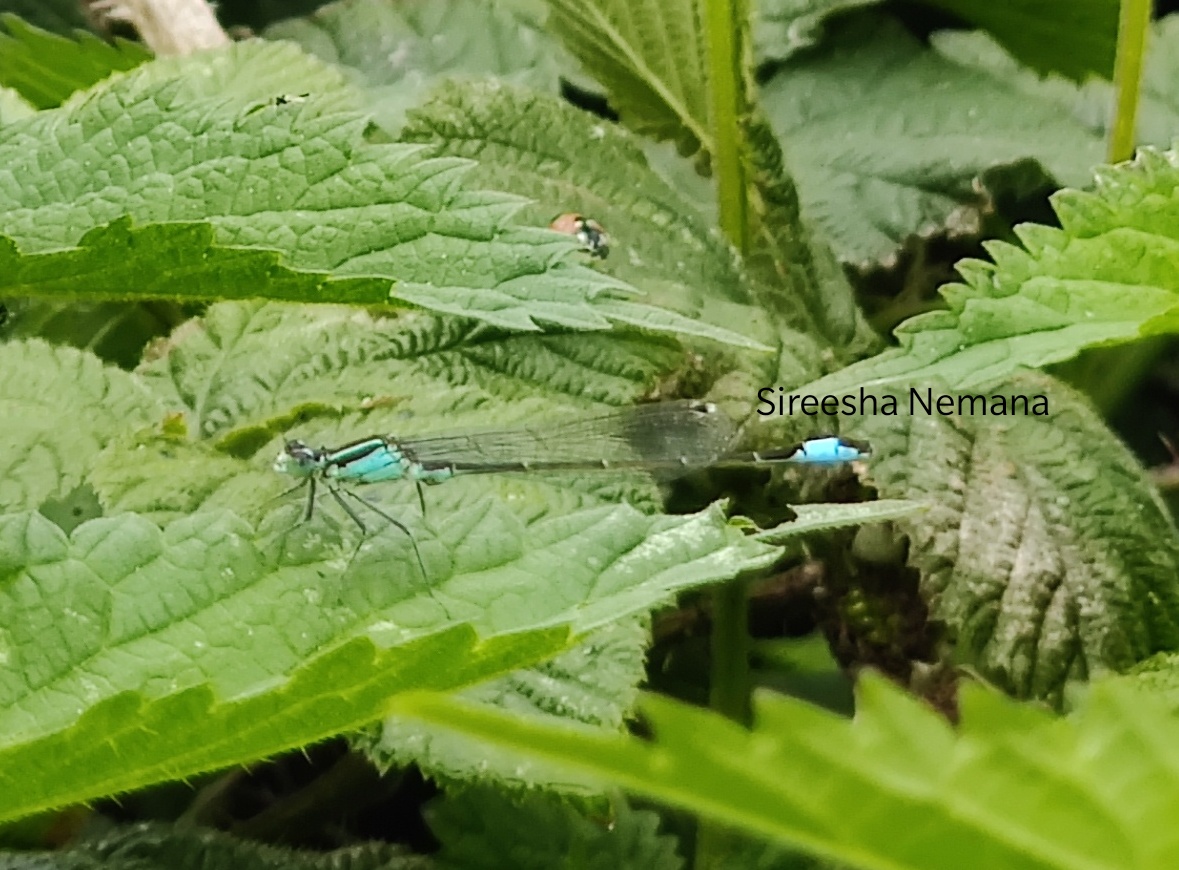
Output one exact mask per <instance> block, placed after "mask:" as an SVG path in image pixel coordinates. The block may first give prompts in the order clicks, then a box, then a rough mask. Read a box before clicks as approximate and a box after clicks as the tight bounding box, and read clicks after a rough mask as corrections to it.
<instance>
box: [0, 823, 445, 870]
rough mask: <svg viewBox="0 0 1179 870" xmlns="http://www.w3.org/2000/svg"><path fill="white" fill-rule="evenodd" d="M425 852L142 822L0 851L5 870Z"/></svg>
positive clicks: (282, 864) (350, 859)
mask: <svg viewBox="0 0 1179 870" xmlns="http://www.w3.org/2000/svg"><path fill="white" fill-rule="evenodd" d="M436 866H437V865H435V864H434V863H432V862H431V860H430V859H429V858H427V857H425V856H422V855H414V854H413V853H412V852H410V851H409V850H408V849H406V848H404V847H402V846H394V845H391V844H388V843H362V844H359V845H355V846H347V847H344V848H340V849H334V850H332V851H331V852H326V853H324V852H313V851H310V850H300V851H296V850H294V849H283V848H277V847H275V846H271V845H268V844H264V843H257V842H252V841H250V840H246V839H243V838H241V837H236V836H232V835H230V834H226V833H223V832H221V831H216V830H210V829H207V828H198V827H194V826H187V827H183V826H176V827H172V826H166V825H162V824H139V825H134V826H130V827H122V828H114V829H112V830H108V831H103V832H102V833H91V834H89V835H88V836H86V835H84V836H83V837H82V838H81V840H80V841H78V842H74V843H71V844H70V846H69V847H68V848H66V849H59V850H56V851H53V852H9V853H4V852H0V870H209V868H215V867H233V868H235V870H430V868H433V867H436Z"/></svg>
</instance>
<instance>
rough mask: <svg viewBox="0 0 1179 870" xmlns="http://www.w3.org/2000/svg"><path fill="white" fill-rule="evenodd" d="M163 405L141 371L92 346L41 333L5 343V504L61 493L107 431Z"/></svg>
mask: <svg viewBox="0 0 1179 870" xmlns="http://www.w3.org/2000/svg"><path fill="white" fill-rule="evenodd" d="M162 412H163V405H162V403H161V402H160V401H159V399H157V398H156V397H155V396H153V395H152V394H151V393H150V392H149V391H148V390H147V389H146V388H145V387H144V386H143V384H142V383H140V382H139V381H138V380H137V379H136V378H134V377H133V376H131V375H129V374H127V373H126V372H122V371H119V370H117V369H111V368H106V367H104V366H103V365H102V364H101V363H100V362H99V361H98V360H96V359H95V358H94V357H92V356H90V355H89V354H86V353H82V352H80V351H76V350H73V349H71V348H63V347H57V348H55V347H51V346H50V345H48V344H46V343H45V342H42V341H38V340H32V341H27V342H19V341H7V342H4V343H2V344H0V419H3V420H4V421H5V422H4V425H3V426H0V454H2V455H3V457H4V458H3V459H2V460H0V508H3V509H4V510H8V511H11V510H22V509H24V510H28V509H34V508H36V507H37V506H38V505H39V504H40V503H41V502H42V501H44V500H45V499H46V498H48V497H50V496H53V495H64V494H65V493H67V492H68V491H69V490H71V489H73V488H74V487H75V486H77V485H78V484H79V483H81V481H82V478H83V476H84V475H85V474H86V472H87V471H88V470H89V468H90V466H91V464H92V463H93V461H94V457H95V456H96V455H97V453H98V451H99V450H100V449H102V448H103V447H104V446H105V445H106V443H107V442H108V441H109V440H110V439H112V438H114V437H115V436H116V435H117V434H118V433H120V432H123V431H125V430H126V428H127V427H129V426H130V427H134V426H147V425H149V424H150V423H151V422H154V421H155V420H156V419H158V418H159V417H160V415H161V414H162Z"/></svg>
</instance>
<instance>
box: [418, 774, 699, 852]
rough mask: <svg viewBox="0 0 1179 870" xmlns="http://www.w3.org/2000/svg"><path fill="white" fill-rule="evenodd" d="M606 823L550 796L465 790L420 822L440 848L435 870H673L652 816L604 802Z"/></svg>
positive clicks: (672, 848)
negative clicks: (425, 823)
mask: <svg viewBox="0 0 1179 870" xmlns="http://www.w3.org/2000/svg"><path fill="white" fill-rule="evenodd" d="M611 810H612V812H611V813H610V818H609V821H608V823H607V824H603V823H602V821H601V820H599V819H591V818H586V817H585V816H584V815H583V814H581V813H580V812H578V811H577V809H576V808H574V807H572V806H570V805H569V804H566V803H563V802H561V801H560V800H558V799H556V798H554V797H552V796H550V795H530V796H528V797H526V798H523V799H522V800H520V801H519V802H514V801H509V800H508V799H506V798H505V797H504V796H503V795H502V794H499V793H497V792H494V791H492V790H491V789H487V788H478V789H467V790H464V791H462V792H460V793H459V794H457V795H448V796H446V797H445V798H440V799H438V800H437V801H435V802H434V803H432V804H431V805H430V806H429V808H428V809H427V820H428V822H429V824H430V828H431V829H432V830H433V832H434V835H435V836H436V837H437V838H438V839H439V840H441V841H442V848H441V849H440V850H439V851H438V852H437V854H436V855H435V858H436V859H437V864H436V865H435V866H437V867H438V868H440V870H480V868H483V870H498V868H502V867H504V860H505V856H507V855H510V856H511V866H512V868H513V870H550V868H553V867H578V868H583V870H680V868H682V867H683V866H684V863H683V859H682V858H680V856H679V855H678V854H677V850H676V841H675V839H674V838H673V837H670V836H668V835H667V834H661V833H660V832H659V827H660V820H659V816H658V815H656V814H655V813H653V812H651V811H650V810H636V809H633V808H631V807H630V806H629V805H628V804H627V803H626V801H625V800H622V799H618V800H615V801H613V802H612V806H611Z"/></svg>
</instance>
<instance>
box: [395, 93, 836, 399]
mask: <svg viewBox="0 0 1179 870" xmlns="http://www.w3.org/2000/svg"><path fill="white" fill-rule="evenodd" d="M402 139H403V140H404V141H409V142H421V143H424V144H429V145H433V146H435V148H436V149H437V152H438V153H440V154H446V155H450V156H454V157H465V158H469V159H477V160H478V166H477V167H476V168H475V169H474V170H472V175H471V178H472V181H473V182H474V183H476V184H479V185H484V186H487V187H492V188H495V189H499V190H512V191H515V192H517V193H520V194H522V195H524V196H527V197H529V198H530V199H531V200H532V203H531V204H529V205H528V206H526V207H525V208H524V209H522V210H521V212H520V220H521V221H522V222H525V223H530V224H534V225H536V226H538V227H545V226H548V224H549V223H550V222H551V221H552V220H553V218H555V217H556V216H557V215H559V214H562V213H564V212H578V213H583V214H585V215H587V216H589V217H591V218H593V219H594V220H596V221H598V222H599V223H601V224H602V225H603V226H604V227H605V229H606V231H607V232H608V233H609V236H610V248H611V254H610V256H608V257H607V258H606V260H605V261H603V262H602V263H601V264H600V266H599V268H600V269H601V270H602V271H604V272H606V273H607V274H609V275H612V276H613V277H615V278H617V279H619V280H621V281H624V282H626V283H627V284H629V285H633V286H635V287H639V288H641V289H642V291H643V293H644V296H643V297H641V300H642V301H641V302H639V301H604V302H602V303H600V304H601V305H602V306H604V308H605V309H606V310H608V311H610V312H611V313H612V316H616V317H619V318H620V319H622V318H623V317H625V315H624V314H623V312H622V311H621V309H622V308H623V307H625V308H627V309H628V310H629V311H631V312H633V316H634V317H636V318H644V317H646V316H652V317H659V318H665V317H669V316H671V314H670V312H671V311H675V312H678V313H679V314H680V315H683V317H685V318H690V319H691V321H692V323H694V324H695V326H690V325H688V324H683V325H681V326H680V327H679V328H678V331H680V332H681V333H682V334H685V335H696V336H700V337H705V338H716V339H718V340H721V341H723V342H725V343H727V344H731V345H735V346H741V345H744V346H745V347H750V348H754V349H756V348H758V347H762V346H765V345H772V346H775V347H776V346H779V345H780V346H781V347H782V349H783V354H784V355H787V356H789V357H790V359H789V360H788V361H786V362H784V363H782V365H783V366H785V367H786V368H793V369H794V373H795V374H796V375H802V374H803V372H805V371H808V370H809V371H814V370H815V367H816V362H817V360H818V358H819V357H820V356H821V348H820V347H819V345H818V344H817V343H816V341H815V340H814V339H813V338H810V337H808V336H807V335H805V334H803V333H801V332H799V331H797V330H795V329H790V328H788V327H776V326H775V324H774V323H773V322H771V321H770V320H769V319H768V318H766V317H764V316H762V315H761V313H760V311H761V309H760V308H759V307H758V301H759V300H760V299H763V298H766V297H769V296H770V295H772V294H778V295H780V294H781V291H780V288H777V287H773V288H770V287H765V286H761V285H759V284H757V283H756V282H755V281H754V280H753V279H752V278H751V277H750V276H749V275H748V274H747V273H746V272H745V271H744V270H743V269H742V267H741V265H740V263H739V262H738V260H737V258H736V257H735V256H734V254H733V252H732V250H731V249H730V248H729V246H728V245H726V244H725V243H724V241H723V240H722V239H721V238H720V237H719V236H718V235H717V234H716V232H715V231H714V230H713V228H712V226H711V224H709V223H708V222H706V221H705V220H704V219H703V218H702V217H701V216H700V215H699V214H698V213H697V212H696V210H695V209H694V208H693V206H692V204H691V203H690V202H689V201H688V200H687V199H686V198H685V197H684V196H682V195H681V194H680V193H679V192H678V191H676V190H674V189H673V188H672V187H670V186H669V185H668V184H667V183H666V182H665V181H663V180H662V179H661V178H659V177H658V176H657V175H656V174H655V173H654V172H653V171H651V169H650V168H649V167H648V165H647V161H646V158H645V157H644V156H643V152H642V150H641V147H640V144H639V143H638V142H637V141H636V140H635V138H634V137H633V136H632V135H631V134H629V133H627V132H626V131H625V130H623V129H621V128H619V127H617V126H615V125H613V124H610V123H609V122H606V121H603V120H601V119H597V118H594V117H592V116H590V115H588V114H587V113H585V112H582V111H579V110H577V109H575V108H574V107H572V106H570V105H569V104H568V103H566V102H564V101H561V100H558V99H556V98H550V97H546V96H543V95H540V94H536V93H534V92H531V91H526V90H523V89H518V88H512V87H508V86H505V85H503V84H502V83H500V82H496V81H489V82H478V83H475V82H462V83H450V84H446V85H443V86H441V87H439V88H438V89H437V90H436V91H435V92H434V93H433V94H432V95H431V97H430V99H429V100H428V101H427V102H426V103H425V104H423V105H422V106H421V107H420V108H417V109H415V110H413V111H412V112H411V113H410V119H409V122H408V124H407V125H406V127H405V128H404V130H403V131H402ZM648 302H649V303H651V304H652V305H654V306H658V307H657V308H652V307H650V306H648V305H645V304H644V303H648ZM705 324H707V325H709V326H710V327H711V330H708V329H704V328H702V327H703V325H705ZM637 325H642V321H641V320H640V321H638V322H637ZM669 326H671V322H669ZM737 336H741V337H737ZM772 362H773V361H772V360H769V359H767V360H765V361H764V362H762V365H763V366H764V365H769V364H770V363H772ZM804 377H805V375H804Z"/></svg>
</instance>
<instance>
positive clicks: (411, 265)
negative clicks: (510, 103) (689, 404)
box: [0, 46, 688, 330]
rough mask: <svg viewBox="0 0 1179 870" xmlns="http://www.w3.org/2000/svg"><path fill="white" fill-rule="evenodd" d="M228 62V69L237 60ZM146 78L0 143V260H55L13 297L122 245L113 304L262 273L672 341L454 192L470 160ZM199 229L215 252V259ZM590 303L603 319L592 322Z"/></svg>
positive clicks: (502, 320)
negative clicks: (626, 328)
mask: <svg viewBox="0 0 1179 870" xmlns="http://www.w3.org/2000/svg"><path fill="white" fill-rule="evenodd" d="M237 48H238V54H237V55H235V56H236V57H248V56H250V52H249V51H248V50H246V49H245V47H243V46H238V47H237ZM259 50H260V51H261V50H262V49H259ZM289 50H290V48H289V47H288V48H287V51H289ZM214 56H218V55H216V53H214ZM188 75H191V73H189V74H188ZM159 78H160V74H159V72H158V70H156V69H155V67H154V65H153V64H147V65H145V66H143V67H141V68H140V69H139V70H136V71H135V72H133V73H130V74H128V75H126V76H124V77H122V78H120V79H117V80H115V81H113V82H112V83H110V84H109V85H104V86H102V87H100V88H98V89H96V90H95V91H94V92H93V93H92V94H90V95H89V96H88V97H87V98H86V99H85V100H81V101H79V102H78V103H77V104H76V105H71V106H68V107H65V108H63V109H59V110H48V111H45V112H42V113H39V114H38V115H37V116H35V117H33V118H30V119H28V120H27V121H25V122H18V123H16V124H13V125H10V126H8V127H6V128H4V130H3V131H0V165H3V166H4V167H5V169H4V173H5V174H4V175H2V176H0V180H6V181H5V183H3V184H0V208H2V209H4V210H5V211H6V212H7V216H8V217H9V220H8V222H7V223H6V227H5V229H6V231H7V232H8V234H9V239H10V245H15V247H10V248H9V250H8V251H7V257H8V259H9V260H10V261H11V260H13V259H14V258H16V257H18V256H20V257H26V256H28V255H37V254H43V255H44V254H49V253H50V252H52V254H53V256H50V257H49V258H48V259H47V260H45V261H34V263H32V264H30V265H29V266H28V268H29V270H31V271H30V272H29V273H28V274H27V275H25V274H24V273H22V271H21V270H16V273H17V276H18V278H19V277H21V276H22V275H23V277H24V278H25V279H26V280H27V283H26V284H21V283H19V280H18V281H17V283H15V284H10V285H9V287H10V288H11V290H12V292H13V293H14V294H20V293H36V292H40V291H41V290H42V288H47V289H53V288H54V287H55V286H56V285H59V284H60V283H62V282H64V281H66V280H67V279H68V278H76V277H77V274H78V270H81V272H82V274H83V275H86V276H91V275H93V274H94V272H95V271H98V272H102V271H103V269H104V267H109V265H110V264H109V263H105V262H103V260H102V254H101V253H100V252H98V251H87V250H86V248H87V247H91V248H98V247H99V244H98V243H99V242H100V241H101V242H104V243H105V242H110V241H118V240H119V239H121V238H124V237H125V241H124V242H123V244H122V245H121V247H122V249H123V253H125V254H128V255H137V256H131V257H130V259H127V258H126V257H125V258H124V259H123V262H121V263H120V266H121V269H122V275H121V278H123V279H126V278H128V277H133V278H134V279H135V280H130V281H129V282H128V285H127V286H126V287H125V288H124V289H123V290H122V291H121V293H120V294H119V295H120V296H121V297H122V298H135V296H136V295H137V288H138V287H140V286H146V287H147V288H148V291H147V292H148V293H150V294H152V295H156V294H158V293H160V292H162V290H163V288H164V287H165V286H166V287H167V288H168V289H169V290H170V291H171V294H170V295H175V296H182V295H187V293H186V291H191V290H192V289H194V288H195V292H196V293H197V294H203V293H208V292H212V291H214V290H216V291H217V292H221V290H222V288H224V287H226V285H228V284H229V283H231V282H236V283H237V284H238V285H239V286H241V287H245V288H250V289H252V288H253V287H254V286H255V280H254V279H256V278H257V276H258V275H259V274H261V275H262V276H263V277H265V278H267V279H268V281H264V282H263V285H264V286H263V289H269V288H268V287H267V286H266V285H267V284H268V283H274V284H276V285H277V286H278V287H280V288H282V290H283V292H282V293H281V295H282V296H283V297H284V298H292V297H301V298H304V299H307V300H309V301H310V300H317V301H329V300H332V299H336V300H339V301H351V302H357V301H369V302H381V301H385V299H386V298H387V294H388V293H389V292H391V293H392V295H393V296H394V297H396V298H397V299H399V300H402V301H408V302H411V303H413V304H416V305H421V306H424V307H428V308H433V309H435V310H438V311H442V312H445V313H450V314H456V315H461V316H467V317H479V318H482V319H484V320H485V321H487V322H490V323H493V324H496V325H499V326H503V327H506V328H514V329H531V330H536V329H538V328H539V327H538V325H537V323H538V321H539V322H543V323H547V324H555V325H559V326H564V327H570V328H578V329H599V330H600V329H607V328H609V327H610V325H611V320H612V319H616V320H624V321H626V322H635V320H641V325H642V326H644V327H646V328H649V329H656V330H659V329H668V328H672V329H675V328H678V327H684V328H687V327H688V324H687V323H686V321H685V320H684V319H683V318H676V319H674V322H668V320H667V319H666V318H664V319H662V320H661V319H660V318H659V317H656V316H649V317H647V318H645V319H643V318H638V317H635V316H634V315H633V313H632V312H630V311H629V310H628V309H625V308H620V307H619V306H617V301H618V300H617V299H611V298H610V297H611V294H614V295H617V294H620V293H621V294H626V293H629V292H632V289H633V288H629V287H627V285H625V284H623V283H621V282H619V281H617V280H613V279H610V278H608V277H606V276H604V275H601V274H600V273H597V272H595V271H593V270H592V269H589V268H587V267H585V266H582V265H577V264H575V263H573V262H572V253H573V250H574V247H575V244H574V242H573V241H572V240H571V239H568V238H565V237H562V236H560V235H558V234H554V233H551V232H546V231H539V230H534V229H530V228H524V227H520V228H513V227H510V226H509V225H508V222H509V221H510V219H511V218H512V216H513V215H514V213H515V212H516V210H517V209H518V208H519V206H520V204H521V202H522V201H521V200H520V198H519V197H516V196H512V195H509V194H501V193H494V192H487V191H483V192H480V191H471V190H468V189H466V188H465V187H464V186H463V177H464V176H465V175H466V174H467V172H468V171H469V170H470V167H471V165H472V164H471V163H469V162H468V161H460V160H454V159H451V158H431V157H428V156H426V154H425V152H424V151H423V149H421V148H420V147H419V146H414V145H405V144H373V143H368V142H366V141H365V140H364V138H363V133H364V127H365V124H366V121H365V119H364V118H363V117H362V116H358V115H353V114H349V113H346V112H345V113H339V112H335V111H334V109H333V105H332V101H331V100H330V99H328V98H326V97H325V98H308V99H307V100H306V101H294V102H291V101H286V102H283V101H279V102H278V104H273V103H263V104H261V105H256V106H253V107H251V108H249V109H247V110H246V111H245V112H244V113H240V114H239V113H236V112H234V111H231V109H232V106H230V107H225V106H214V105H211V104H210V102H211V101H212V102H213V103H216V102H217V99H218V98H210V99H209V100H204V99H196V100H191V101H190V100H187V99H183V93H184V88H185V86H184V84H183V81H184V78H187V75H186V76H185V77H184V78H177V79H171V80H165V81H162V82H161V81H159ZM280 96H281V95H280ZM234 99H237V98H234ZM230 102H232V100H231V101H230ZM111 117H115V118H118V119H119V121H118V123H116V124H114V125H111V124H110V122H109V120H108V119H109V118H111ZM92 129H93V130H98V129H101V130H103V131H106V132H104V134H103V135H102V136H92V135H91V134H90V133H89V132H88V131H90V130H92ZM260 143H262V144H260ZM130 155H137V156H136V157H134V158H130V157H129V156H130ZM45 167H48V169H46V168H45ZM88 167H102V169H101V170H99V171H94V170H93V169H90V168H88ZM128 219H130V222H131V223H130V224H128V223H127V221H128ZM157 223H162V224H164V225H163V226H153V224H157ZM205 224H207V225H208V226H211V227H212V228H213V237H212V242H213V243H214V244H215V245H217V246H219V247H229V248H230V249H231V250H230V251H227V252H225V253H224V255H223V256H220V257H218V256H214V255H213V253H212V252H211V251H210V250H209V244H210V240H209V239H208V237H207V236H202V235H201V229H202V225H205ZM92 234H93V235H92ZM149 238H150V239H151V246H149V245H148V244H146V242H147V240H148V239H149ZM75 245H80V247H78V248H74V247H73V246H75ZM161 249H162V251H163V253H164V254H165V256H164V257H163V259H162V260H161V258H160V253H161ZM18 251H19V254H18V253H17V252H18ZM280 258H281V265H280ZM55 268H56V269H57V271H56V272H55V271H54V269H55ZM235 272H236V274H235ZM307 273H310V274H307ZM329 278H330V279H342V286H341V285H340V284H334V283H332V282H331V281H329V280H328V279H329ZM180 279H183V280H180ZM392 282H397V283H396V284H395V286H394V287H393V289H392V291H389V286H390V284H391V283H392ZM97 283H98V285H99V286H98V288H97V289H98V290H99V291H100V292H102V291H106V292H110V289H111V288H110V285H109V284H107V285H104V284H103V282H102V281H99V282H97ZM120 283H122V281H120ZM337 290H338V292H337ZM241 292H242V291H241V290H239V291H238V292H237V293H236V294H234V295H240V293H241ZM188 298H192V297H191V296H189V297H188ZM198 298H200V297H199V296H198ZM596 299H601V300H602V301H603V302H610V303H612V304H613V307H612V308H610V309H609V310H608V311H598V310H596V308H595V305H594V302H595V300H596ZM677 324H678V326H677Z"/></svg>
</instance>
